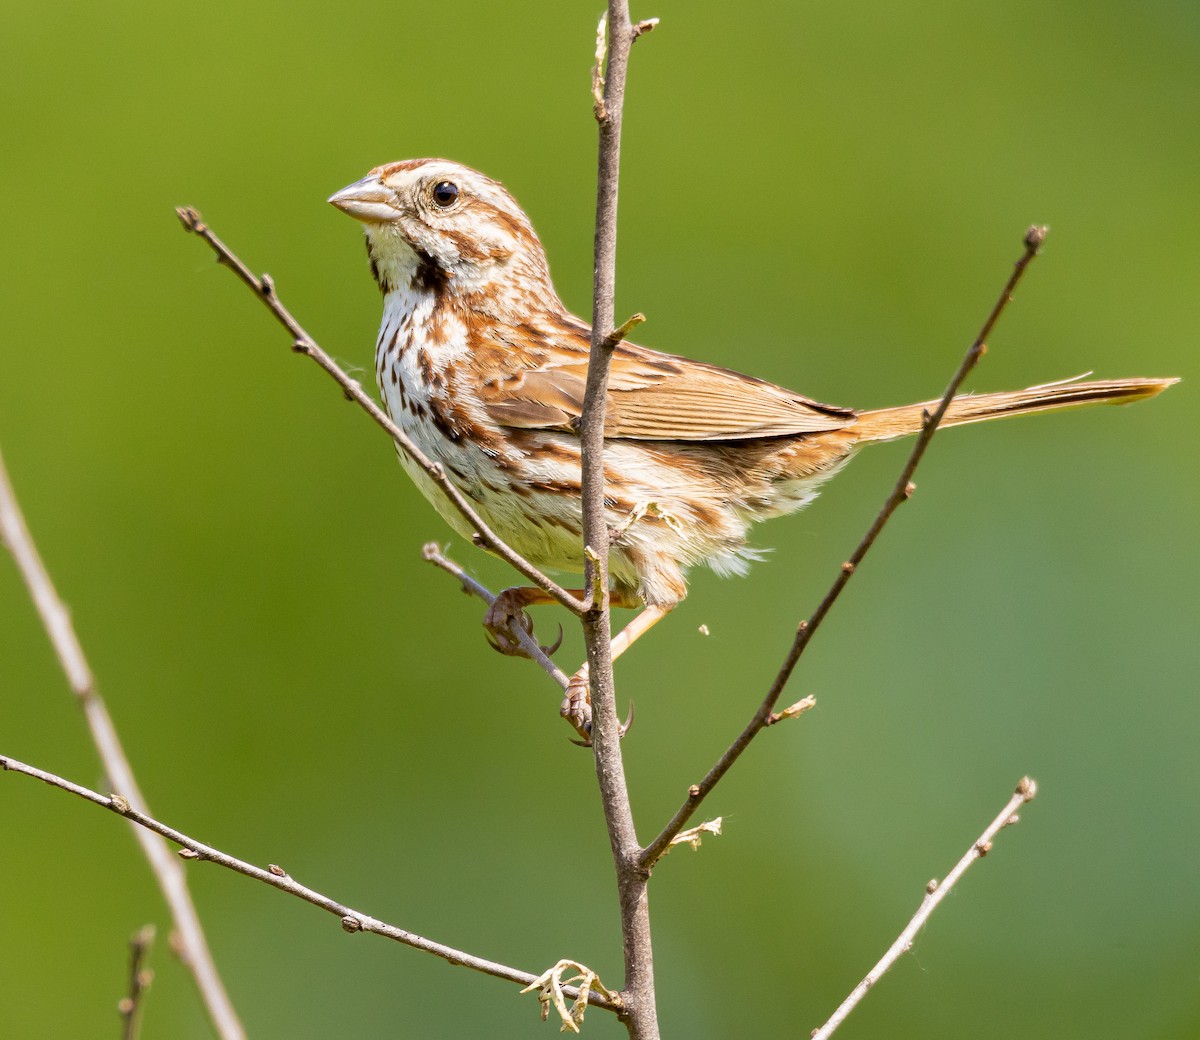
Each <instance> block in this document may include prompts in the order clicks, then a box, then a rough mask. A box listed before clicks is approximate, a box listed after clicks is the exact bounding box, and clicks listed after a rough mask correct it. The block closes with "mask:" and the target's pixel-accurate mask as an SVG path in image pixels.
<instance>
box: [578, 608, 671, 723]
mask: <svg viewBox="0 0 1200 1040" xmlns="http://www.w3.org/2000/svg"><path fill="white" fill-rule="evenodd" d="M618 600H620V601H618ZM633 602H636V601H632V602H631V601H630V598H629V597H627V596H622V595H621V594H620V593H616V594H614V596H613V599H612V601H611V603H612V605H613V606H618V607H621V606H629V605H632V603H633ZM673 606H674V604H672V605H671V606H665V607H646V608H645V609H644V610H643V611H642V612H641V613H640V614H638V615H637V617H635V618H634V619H633V620H632V621H630V622H629V624H628V625H626V626H625V627H624V628H623V629H621V631H620V632H618V633H617V634H616V635H615V636H613V641H612V659H613V660H614V661H615V660H616V659H617V658H618V657H620V656H621V655H622V654H623V653H625V651H626V650H628V649H629V648H630V647H631V646H633V644H634V643H636V642H637V641H638V639H640V638H641V637H642V636H643V635H645V634H646V633H647V632H649V631H650V629H651V628H653V627H654V625H655V624H657V623H658V622H659V621H661V620H662V619H663V618H664V617H666V616H667V614H669V613H670V611H671V609H672V607H673ZM559 714H560V715H562V717H563V718H564V719H566V720H567V721H568V722H569V723H570V724H571V725H572V726H574V727H575V731H576V732H577V733H578V734H579V735H580V737H582V738H583V742H584V744H586V745H590V744H591V742H592V740H591V732H592V694H591V690H590V689H589V686H588V666H587V663H586V662H585V663H584V665H583V667H582V668H580V669H579V671H577V672H576V673H575V674H574V675H573V676H572V677H571V682H570V684H569V685H568V686H567V692H566V695H565V696H564V697H563V702H562V707H561V708H560V709H559ZM626 728H627V727H625V726H623V727H622V729H621V735H622V736H624V734H625V729H626Z"/></svg>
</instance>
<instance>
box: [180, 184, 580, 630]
mask: <svg viewBox="0 0 1200 1040" xmlns="http://www.w3.org/2000/svg"><path fill="white" fill-rule="evenodd" d="M175 212H176V214H177V215H178V216H179V221H180V223H181V224H183V226H184V229H185V230H187V231H190V232H192V233H193V234H196V235H199V236H200V237H201V238H202V239H203V240H204V241H205V242H207V243H208V245H209V247H210V248H211V249H212V251H213V252H214V253H215V254H216V256H217V261H218V262H219V263H221V264H224V265H225V266H226V267H228V268H229V269H230V270H231V271H233V273H234V274H236V275H237V276H238V278H240V279H241V280H242V282H244V283H245V284H246V285H247V286H248V287H249V288H250V290H251V291H252V292H253V293H254V295H255V296H257V297H258V298H259V299H260V300H262V302H263V304H264V305H265V306H266V308H267V310H269V311H270V312H271V314H272V315H273V316H274V317H275V320H276V321H278V322H279V324H280V325H282V326H283V327H284V328H285V329H286V330H287V332H288V334H289V335H290V336H291V337H292V349H293V350H294V351H295V352H296V353H298V354H304V355H305V356H307V357H310V358H312V359H313V361H315V362H316V363H317V364H318V365H320V366H321V368H323V369H324V370H325V372H326V373H327V374H328V375H329V376H330V377H331V378H332V379H333V380H334V382H336V383H337V384H338V386H340V387H341V388H342V391H343V393H345V395H346V397H347V398H348V399H349V400H351V401H353V402H354V403H355V404H357V405H358V406H359V407H360V408H362V410H363V411H365V412H366V413H367V414H368V415H369V416H370V417H371V418H372V419H374V420H375V422H376V424H377V425H378V426H380V427H382V428H383V430H384V431H385V432H386V433H387V434H388V436H390V437H391V438H392V440H393V441H395V442H396V444H397V446H398V447H399V448H400V450H401V451H403V452H404V454H405V455H407V456H408V457H409V458H410V459H412V460H413V462H415V463H416V464H417V465H418V466H420V467H421V469H423V470H424V471H425V472H426V473H428V474H429V476H430V478H431V479H432V480H433V482H434V483H435V484H437V486H438V487H439V488H441V490H442V491H443V492H444V493H445V495H446V497H447V498H448V499H450V501H451V502H452V503H453V504H454V508H455V509H457V510H458V511H459V512H460V513H461V514H462V515H463V516H464V517H465V518H466V520H467V522H468V523H469V524H470V525H471V527H472V528H474V530H475V532H476V534H477V535H478V536H479V543H480V544H481V545H482V546H484V548H486V549H489V550H491V551H492V552H494V553H495V554H496V555H497V556H499V557H500V558H501V559H502V560H504V561H505V562H506V563H508V564H510V565H511V566H512V567H514V568H515V569H516V570H518V571H520V572H521V573H522V574H523V575H525V577H526V578H528V579H529V580H530V581H531V582H533V583H534V584H535V585H536V586H537V587H538V588H540V589H545V590H546V591H547V592H548V593H550V595H551V596H553V597H554V599H555V600H556V601H557V602H559V603H561V604H562V605H563V606H564V607H566V608H567V609H568V610H569V611H570V612H571V613H572V614H576V615H581V614H582V613H583V612H584V608H583V606H582V605H581V604H580V602H579V600H577V599H576V598H575V597H574V596H572V595H571V594H570V593H569V592H567V590H566V589H564V588H563V587H562V586H561V585H559V584H558V583H557V582H555V581H553V580H552V579H551V578H549V577H547V576H546V575H545V574H543V573H542V572H541V571H540V570H538V568H536V567H535V566H534V565H533V564H532V563H530V562H529V561H528V560H526V559H525V557H523V556H521V555H520V554H519V553H518V552H517V551H516V550H515V549H513V548H512V547H511V546H509V545H508V544H507V543H506V542H504V541H503V540H502V539H501V538H500V536H499V535H498V534H496V532H495V531H493V530H492V529H491V528H490V527H489V526H488V525H487V524H486V523H485V522H484V520H483V517H481V516H480V515H479V514H478V513H477V512H476V511H475V509H474V507H473V506H472V505H471V503H470V502H468V501H467V499H466V498H465V497H464V496H463V494H462V492H460V491H459V490H458V488H457V487H455V486H454V484H453V483H452V482H451V481H450V480H449V478H447V476H446V471H445V469H443V467H442V466H441V464H440V463H437V462H434V461H433V460H432V459H430V458H429V457H428V456H427V455H425V453H424V452H422V451H421V449H420V448H418V447H417V445H416V444H414V443H413V441H412V440H411V438H409V436H408V435H407V434H406V433H405V432H404V431H403V430H401V429H400V427H399V426H397V425H396V424H395V423H394V422H392V420H391V419H390V418H388V416H387V413H386V412H384V411H383V409H382V408H380V407H379V405H377V404H376V403H375V402H374V401H373V400H372V399H371V397H370V396H369V395H368V394H367V393H366V392H365V391H364V390H363V388H362V386H361V385H360V384H359V383H358V381H357V380H354V379H351V378H350V376H348V375H347V374H346V372H345V371H344V370H343V369H342V368H341V367H340V366H339V365H338V363H337V362H336V361H334V360H333V358H332V357H330V356H329V355H328V354H327V353H325V351H324V350H322V349H321V347H320V345H319V344H318V343H317V341H316V340H314V339H313V338H312V336H310V335H309V334H308V333H307V332H306V331H305V330H304V328H303V326H302V325H301V324H300V323H299V322H298V321H297V320H296V319H295V318H294V317H292V314H291V312H290V311H289V310H288V309H287V308H286V307H285V306H284V305H283V303H282V302H281V301H280V299H279V296H278V294H277V293H276V291H275V283H274V282H273V281H272V280H271V277H270V275H266V274H264V275H263V276H262V277H261V278H259V277H257V276H256V275H254V274H253V273H252V272H251V270H250V268H248V267H247V266H246V265H245V263H244V262H243V261H242V260H241V258H240V257H239V256H238V255H237V254H236V253H234V252H233V250H231V249H230V248H229V247H228V246H227V245H226V244H225V243H224V242H222V241H221V240H220V239H219V238H218V237H217V236H216V234H214V233H213V231H212V229H211V228H210V227H209V226H208V225H207V224H205V223H204V221H203V220H202V219H201V217H200V214H199V212H198V211H196V210H195V209H193V208H192V207H191V206H180V207H179V208H178V209H176V211H175Z"/></svg>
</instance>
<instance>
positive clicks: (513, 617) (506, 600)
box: [483, 588, 562, 657]
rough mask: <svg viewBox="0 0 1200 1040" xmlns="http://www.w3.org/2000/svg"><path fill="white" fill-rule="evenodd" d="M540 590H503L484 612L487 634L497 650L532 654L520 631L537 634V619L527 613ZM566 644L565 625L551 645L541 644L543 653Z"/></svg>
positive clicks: (512, 654)
mask: <svg viewBox="0 0 1200 1040" xmlns="http://www.w3.org/2000/svg"><path fill="white" fill-rule="evenodd" d="M536 592H537V590H531V589H522V588H516V589H505V590H504V591H503V592H501V593H500V594H499V595H498V596H497V597H496V598H495V600H493V601H492V605H491V606H490V607H488V609H487V613H486V614H484V615H483V634H484V635H485V636H486V637H487V641H488V642H489V643H490V644H491V647H492V649H493V650H495V651H497V652H498V653H501V654H506V655H508V656H510V657H528V656H529V652H528V651H527V650H526V649H525V648H524V647H523V646H522V645H521V640H520V638H519V637H518V635H517V630H518V629H519V630H521V631H523V632H525V633H526V634H527V635H529V636H531V637H532V636H533V618H531V617H530V616H529V615H528V614H527V613H525V608H526V607H527V606H529V605H530V603H532V602H535V601H538V602H540V600H537V599H536V596H535V595H531V593H534V594H536ZM561 645H562V628H561V627H560V628H559V630H558V638H557V639H556V640H555V641H554V642H553V643H552V644H551V645H549V646H543V647H541V650H542V653H544V654H546V655H550V654H553V653H554V651H555V650H557V649H558V648H559V646H561Z"/></svg>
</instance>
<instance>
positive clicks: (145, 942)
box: [117, 924, 154, 1040]
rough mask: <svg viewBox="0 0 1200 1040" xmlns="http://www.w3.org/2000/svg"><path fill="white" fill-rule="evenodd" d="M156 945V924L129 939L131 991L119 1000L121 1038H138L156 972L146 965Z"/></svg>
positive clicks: (123, 1039)
mask: <svg viewBox="0 0 1200 1040" xmlns="http://www.w3.org/2000/svg"><path fill="white" fill-rule="evenodd" d="M153 945H154V925H152V924H148V925H146V926H145V927H144V928H141V929H139V930H138V931H137V932H135V933H134V934H133V937H132V938H131V939H130V940H129V992H128V993H127V994H126V995H125V996H124V997H122V998H121V999H120V1000H119V1001H118V1002H117V1012H118V1013H119V1014H120V1016H121V1040H137V1037H138V1033H139V1032H140V1031H141V1028H142V1008H143V1007H144V1005H145V997H146V992H147V991H148V990H149V989H150V983H151V982H152V981H153V980H154V972H152V971H151V970H150V969H149V968H147V967H146V961H147V960H148V959H149V957H150V947H151V946H153Z"/></svg>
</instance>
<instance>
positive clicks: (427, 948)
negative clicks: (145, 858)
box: [0, 755, 616, 1011]
mask: <svg viewBox="0 0 1200 1040" xmlns="http://www.w3.org/2000/svg"><path fill="white" fill-rule="evenodd" d="M0 770H6V771H9V772H13V773H22V774H24V775H25V776H30V777H33V778H34V779H35V780H41V781H42V782H43V783H46V784H50V785H51V786H52V787H57V788H60V789H61V790H63V791H69V792H70V793H71V794H74V795H78V796H79V797H80V798H83V799H85V800H86V801H89V802H92V803H93V804H95V805H99V806H101V807H103V808H105V809H110V810H111V811H113V812H115V813H117V814H118V815H120V816H124V817H125V818H126V819H127V820H129V821H130V822H131V823H134V824H137V826H138V827H140V828H144V829H145V830H146V831H147V832H153V833H154V834H159V835H161V836H162V837H164V838H167V839H169V840H170V841H173V842H174V843H175V844H176V845H179V846H180V847H181V851H180V852H179V856H180V857H182V858H183V859H185V860H207V861H209V862H210V863H216V864H217V865H218V866H221V867H225V868H226V869H227V870H232V871H234V872H235V873H237V874H244V875H245V876H246V877H251V878H254V879H255V880H257V881H261V882H263V883H264V884H267V885H270V886H271V887H272V888H277V889H279V890H280V891H281V892H286V893H288V894H289V895H293V896H296V897H297V898H298V899H303V900H304V901H305V902H307V903H312V904H313V906H317V907H320V908H321V909H322V910H325V911H328V912H329V913H331V914H333V915H335V916H336V917H338V918H339V919H340V921H341V924H342V929H343V930H344V931H346V932H350V933H354V932H370V933H372V934H373V935H381V936H383V937H384V938H385V939H392V940H394V941H395V942H398V943H402V944H404V945H405V946H411V947H413V948H414V949H417V950H422V951H424V952H425V953H431V954H433V955H434V956H435V957H441V958H442V959H443V960H446V961H449V962H450V963H451V964H457V965H461V966H462V967H464V968H471V969H472V970H474V971H478V972H482V973H483V974H484V975H491V976H493V977H494V978H497V979H503V980H505V981H506V982H513V983H516V984H517V985H520V986H528V985H529V984H530V983H533V982H536V981H537V980H538V978H539V976H537V975H534V974H533V973H532V972H528V971H520V970H519V969H517V968H511V967H509V966H508V965H507V964H501V963H499V962H497V961H489V960H485V959H484V958H483V957H476V956H474V955H473V954H470V953H466V952H465V951H463V950H456V949H454V947H452V946H446V945H443V944H442V943H438V942H434V941H433V940H431V939H426V938H424V937H422V936H420V935H417V934H415V933H414V932H409V931H405V930H404V929H403V928H398V927H397V926H396V925H393V924H388V923H386V922H385V921H380V920H378V919H377V918H374V917H370V916H369V915H367V914H364V913H362V912H361V911H359V910H355V909H353V908H352V907H349V906H346V905H345V904H344V903H339V902H338V901H337V900H335V899H331V898H330V897H329V896H327V895H323V894H322V893H320V892H318V891H316V890H315V889H312V888H308V887H307V886H306V885H302V884H300V883H299V882H297V881H295V880H293V879H292V877H291V876H290V875H289V874H288V873H287V871H285V870H284V869H283V868H282V867H279V866H276V865H275V864H271V865H270V867H268V868H267V869H263V868H262V867H256V866H255V865H254V864H253V863H247V862H246V861H245V860H240V859H237V858H236V857H235V856H230V855H229V854H228V853H225V852H222V851H221V850H220V849H217V848H214V847H213V846H211V845H205V844H204V843H203V842H200V841H197V840H196V839H195V838H190V837H188V836H187V835H186V834H184V833H183V832H181V831H177V830H176V829H175V828H174V827H170V826H168V825H167V824H165V823H161V822H160V821H158V820H156V819H154V818H152V817H150V816H148V815H146V814H145V813H143V812H139V811H138V810H137V809H135V808H134V807H133V805H132V803H131V802H130V800H129V799H128V798H126V797H124V796H122V795H120V794H110V795H102V794H99V793H98V792H96V791H92V790H90V789H89V788H86V787H82V786H80V785H79V784H76V783H72V782H71V781H70V780H65V779H63V778H62V777H61V776H57V775H55V774H54V773H48V772H46V771H45V770H43V769H38V768H37V767H36V766H31V765H27V764H26V763H24V762H18V761H17V760H16V759H13V758H9V757H8V756H6V755H0ZM564 992H565V993H566V994H567V996H569V997H571V998H572V999H574V998H575V997H576V996H578V990H577V989H572V988H570V987H564ZM588 1002H589V1003H591V1004H593V1005H595V1006H596V1007H602V1008H605V1009H606V1010H609V1011H612V1010H616V1008H615V1006H614V1004H613V1003H612V1002H611V1001H609V1000H608V999H606V998H605V997H604V996H603V995H601V994H599V993H597V992H596V991H595V990H593V991H592V992H591V993H590V994H589V995H588Z"/></svg>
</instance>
